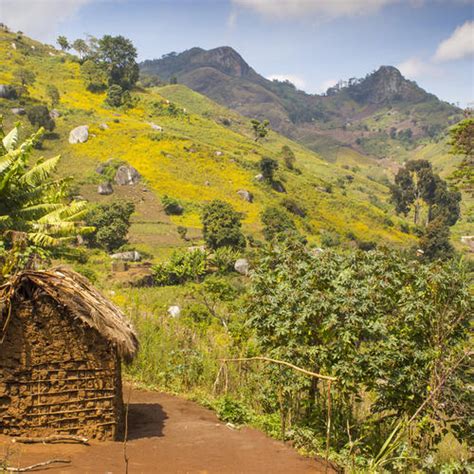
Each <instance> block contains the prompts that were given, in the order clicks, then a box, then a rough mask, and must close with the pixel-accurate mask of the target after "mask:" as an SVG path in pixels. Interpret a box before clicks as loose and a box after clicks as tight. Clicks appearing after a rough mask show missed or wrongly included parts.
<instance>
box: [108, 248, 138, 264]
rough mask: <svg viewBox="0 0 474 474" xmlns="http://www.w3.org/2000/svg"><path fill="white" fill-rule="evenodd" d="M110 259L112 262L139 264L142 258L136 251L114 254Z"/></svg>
mask: <svg viewBox="0 0 474 474" xmlns="http://www.w3.org/2000/svg"><path fill="white" fill-rule="evenodd" d="M110 257H111V258H112V259H113V260H123V261H124V262H139V261H140V260H141V259H142V256H141V255H140V254H139V253H138V252H137V251H136V250H130V251H128V252H119V253H114V254H112V255H111V256H110Z"/></svg>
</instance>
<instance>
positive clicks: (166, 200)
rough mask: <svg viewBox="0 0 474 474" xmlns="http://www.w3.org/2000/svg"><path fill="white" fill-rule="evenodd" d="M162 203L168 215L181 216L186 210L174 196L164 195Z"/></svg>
mask: <svg viewBox="0 0 474 474" xmlns="http://www.w3.org/2000/svg"><path fill="white" fill-rule="evenodd" d="M161 204H163V209H164V210H165V213H166V214H167V215H168V216H180V215H181V214H182V213H183V212H184V209H183V206H182V205H181V204H180V203H179V201H178V200H177V199H174V198H172V197H169V196H166V195H165V196H163V197H162V198H161Z"/></svg>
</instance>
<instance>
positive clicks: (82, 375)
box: [0, 267, 138, 439]
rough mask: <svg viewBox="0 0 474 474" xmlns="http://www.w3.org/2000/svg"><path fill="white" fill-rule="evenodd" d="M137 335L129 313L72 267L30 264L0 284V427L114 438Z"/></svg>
mask: <svg viewBox="0 0 474 474" xmlns="http://www.w3.org/2000/svg"><path fill="white" fill-rule="evenodd" d="M137 349H138V340H137V335H136V333H135V331H134V329H133V328H132V326H131V325H130V324H129V323H128V322H127V321H126V319H125V316H124V315H123V313H122V312H121V311H120V310H119V309H118V308H117V307H116V306H115V305H113V304H112V303H111V302H110V301H108V300H107V299H106V298H105V297H104V296H103V295H101V294H100V293H99V292H98V291H97V290H96V289H95V288H94V287H93V286H92V285H91V284H90V283H89V282H88V281H87V280H86V279H85V278H84V277H82V276H80V275H79V274H77V273H75V272H73V271H71V270H68V269H66V268H61V267H58V268H55V269H52V270H49V271H33V270H27V271H24V272H22V273H20V274H18V275H16V276H15V277H13V278H12V279H11V280H10V281H9V282H8V283H6V284H4V285H3V286H1V287H0V432H4V433H6V434H11V435H24V434H28V435H30V436H35V435H42V436H43V435H46V434H61V433H63V434H64V433H66V434H82V435H84V436H89V437H97V438H108V439H111V438H115V437H116V436H117V435H118V434H119V433H120V431H121V426H122V420H123V402H122V382H121V363H120V359H124V360H125V361H127V362H128V361H131V360H132V359H133V357H134V356H135V354H136V352H137Z"/></svg>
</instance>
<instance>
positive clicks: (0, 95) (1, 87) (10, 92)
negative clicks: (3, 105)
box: [0, 84, 17, 99]
mask: <svg viewBox="0 0 474 474" xmlns="http://www.w3.org/2000/svg"><path fill="white" fill-rule="evenodd" d="M16 98H17V93H16V90H15V88H14V87H12V86H9V85H7V84H0V99H16Z"/></svg>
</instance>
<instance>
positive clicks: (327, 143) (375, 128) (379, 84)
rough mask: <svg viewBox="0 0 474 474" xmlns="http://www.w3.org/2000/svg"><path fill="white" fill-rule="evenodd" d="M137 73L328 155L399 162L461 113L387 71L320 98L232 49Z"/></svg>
mask: <svg viewBox="0 0 474 474" xmlns="http://www.w3.org/2000/svg"><path fill="white" fill-rule="evenodd" d="M141 71H142V74H151V75H158V76H159V77H160V78H161V79H162V80H163V81H169V80H170V79H171V78H172V77H175V78H176V79H177V81H178V82H179V83H182V84H185V85H187V86H188V87H190V88H192V89H194V90H196V91H198V92H200V93H202V94H205V95H207V96H208V97H210V98H212V99H213V100H215V101H217V102H219V103H220V104H223V105H225V106H227V107H230V108H232V109H234V110H236V111H238V112H239V113H241V114H243V115H246V116H249V117H257V118H260V119H261V118H267V119H269V120H270V122H271V126H272V127H273V128H274V129H275V130H277V131H279V132H281V133H283V134H285V135H287V136H288V137H290V138H292V139H295V140H297V141H299V142H301V143H303V144H304V145H306V146H308V147H309V148H311V149H313V150H315V151H318V152H321V153H323V154H325V155H326V154H333V153H334V152H335V149H337V147H339V146H340V145H345V146H350V147H352V148H353V149H355V150H357V151H360V152H362V153H365V154H369V155H372V156H376V157H378V158H391V159H392V158H393V159H396V160H397V161H399V160H400V158H401V157H402V156H401V154H400V150H402V151H403V150H410V149H411V148H413V147H414V146H415V145H416V144H419V143H421V142H423V141H426V140H430V139H432V138H434V137H436V136H438V135H439V134H440V133H442V132H443V131H444V130H445V129H446V127H447V126H448V125H449V124H452V123H455V122H456V121H457V120H458V119H459V118H460V113H461V111H460V109H458V108H457V107H454V106H452V105H450V104H447V103H445V102H442V101H440V100H439V99H438V98H437V97H436V96H434V95H433V94H429V93H428V92H426V91H424V90H423V89H422V88H420V87H419V86H418V85H417V84H416V83H415V82H413V81H409V80H407V79H405V78H404V77H403V76H402V74H401V73H400V71H398V70H397V69H396V68H394V67H392V66H381V67H380V68H379V69H378V70H377V71H374V72H372V73H371V74H368V75H367V76H366V77H365V78H363V79H356V78H351V79H349V81H347V82H343V81H341V82H339V84H338V85H337V86H335V87H332V88H330V89H328V91H327V92H326V94H324V95H316V94H315V95H312V94H307V93H305V92H303V91H299V90H297V89H296V88H295V86H294V85H293V84H291V83H289V82H280V81H275V80H274V81H270V80H268V79H266V78H264V77H263V76H261V75H260V74H258V73H257V72H256V71H255V70H254V69H252V68H251V67H250V66H249V65H248V64H247V63H246V62H245V60H244V59H243V58H242V57H241V56H240V55H239V54H238V53H237V52H236V51H235V50H233V49H232V48H230V47H220V48H215V49H212V50H209V51H206V50H203V49H201V48H192V49H190V50H188V51H185V52H183V53H181V54H176V53H172V54H169V55H165V56H164V57H162V58H161V59H155V60H149V61H145V62H143V63H142V64H141Z"/></svg>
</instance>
